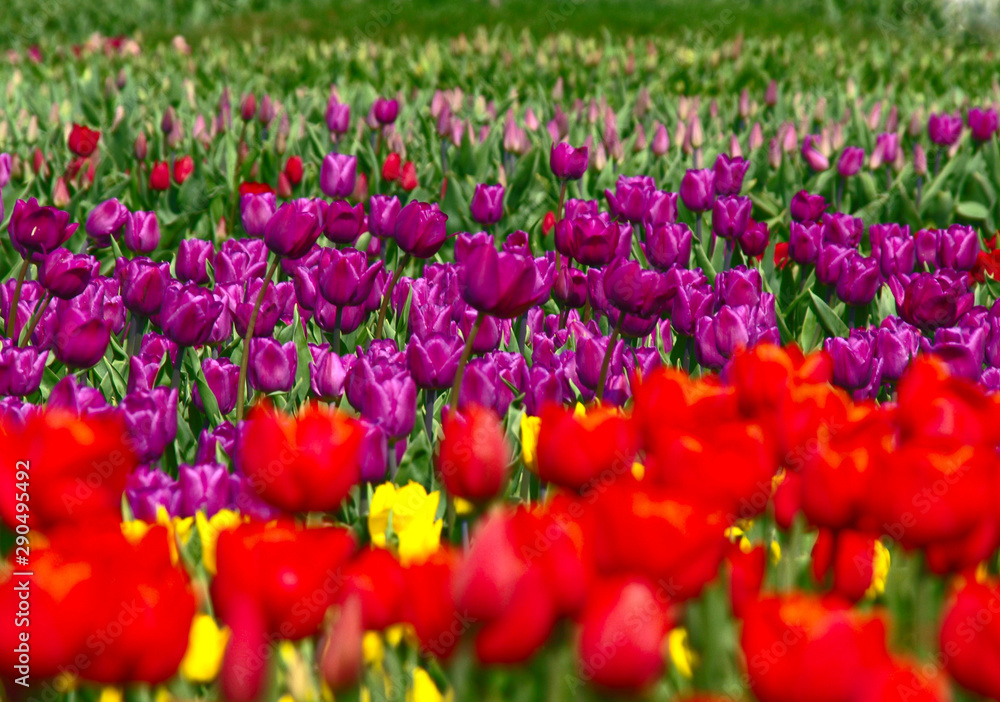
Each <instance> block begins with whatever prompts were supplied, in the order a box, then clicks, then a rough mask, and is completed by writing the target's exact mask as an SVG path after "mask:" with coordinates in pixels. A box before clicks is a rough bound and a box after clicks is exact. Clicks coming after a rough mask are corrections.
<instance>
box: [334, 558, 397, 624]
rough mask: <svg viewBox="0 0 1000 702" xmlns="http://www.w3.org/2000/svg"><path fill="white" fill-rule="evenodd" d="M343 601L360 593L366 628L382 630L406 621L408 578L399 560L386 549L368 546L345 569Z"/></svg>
mask: <svg viewBox="0 0 1000 702" xmlns="http://www.w3.org/2000/svg"><path fill="white" fill-rule="evenodd" d="M344 577H345V586H344V594H343V596H342V597H341V602H346V601H347V600H348V599H349V598H350V597H351V596H356V597H357V598H358V601H359V602H360V604H361V614H362V619H363V622H364V628H365V630H366V631H372V630H375V631H382V630H383V629H385V628H386V627H389V626H392V625H393V624H397V623H399V622H400V621H402V616H403V606H404V603H403V600H404V599H405V597H406V594H407V593H406V580H405V578H404V576H403V567H402V566H401V565H400V564H399V561H397V560H396V558H395V557H394V556H393V555H392V554H391V553H389V551H387V550H385V549H382V548H368V549H365V550H364V551H362V552H361V553H360V554H358V556H357V557H356V558H355V559H354V560H353V561H351V563H350V564H348V566H347V567H346V568H345V570H344Z"/></svg>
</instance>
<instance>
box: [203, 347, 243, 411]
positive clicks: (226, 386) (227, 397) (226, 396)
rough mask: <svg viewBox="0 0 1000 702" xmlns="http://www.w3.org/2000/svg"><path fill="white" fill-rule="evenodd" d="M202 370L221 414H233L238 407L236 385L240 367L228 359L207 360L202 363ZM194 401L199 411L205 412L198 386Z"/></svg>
mask: <svg viewBox="0 0 1000 702" xmlns="http://www.w3.org/2000/svg"><path fill="white" fill-rule="evenodd" d="M201 370H202V372H203V373H204V374H205V382H206V383H208V389H209V390H211V391H212V394H213V395H215V403H216V404H217V405H218V406H219V412H220V414H223V415H226V414H229V413H230V412H232V411H233V409H235V407H236V383H237V380H238V378H239V375H240V367H239V366H238V365H237V364H235V363H233V362H232V361H230V360H229V359H228V358H219V359H215V358H206V359H204V360H202V362H201ZM192 400H193V401H194V404H195V406H197V407H198V409H200V410H201V411H202V412H204V411H205V406H204V404H203V402H202V397H201V394H200V392H199V391H198V386H197V385H195V386H194V393H193V397H192Z"/></svg>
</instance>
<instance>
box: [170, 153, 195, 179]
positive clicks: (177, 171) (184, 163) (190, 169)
mask: <svg viewBox="0 0 1000 702" xmlns="http://www.w3.org/2000/svg"><path fill="white" fill-rule="evenodd" d="M192 173H194V159H193V158H191V157H190V156H181V157H180V158H178V159H177V160H176V161H174V182H175V183H177V184H178V185H183V184H184V181H186V180H187V179H188V178H190V177H191V174H192Z"/></svg>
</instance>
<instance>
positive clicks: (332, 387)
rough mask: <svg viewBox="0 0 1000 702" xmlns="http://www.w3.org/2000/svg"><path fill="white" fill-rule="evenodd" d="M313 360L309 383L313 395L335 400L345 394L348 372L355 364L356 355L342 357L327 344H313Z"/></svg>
mask: <svg viewBox="0 0 1000 702" xmlns="http://www.w3.org/2000/svg"><path fill="white" fill-rule="evenodd" d="M310 350H311V351H312V357H313V360H312V361H311V362H310V363H309V383H310V387H311V389H312V393H313V395H315V396H316V397H318V398H320V399H322V400H326V401H334V400H336V399H337V398H339V397H340V396H341V395H343V394H344V382H345V381H346V380H347V372H348V371H349V370H350V368H351V366H352V365H353V364H354V359H355V356H346V357H344V358H341V357H340V356H338V355H337V354H335V353H334V352H333V351H331V350H330V349H328V348H327V347H325V346H312V345H310Z"/></svg>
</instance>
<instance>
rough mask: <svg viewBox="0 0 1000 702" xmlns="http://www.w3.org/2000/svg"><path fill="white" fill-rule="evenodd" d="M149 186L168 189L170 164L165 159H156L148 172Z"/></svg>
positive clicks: (156, 188)
mask: <svg viewBox="0 0 1000 702" xmlns="http://www.w3.org/2000/svg"><path fill="white" fill-rule="evenodd" d="M149 187H150V188H151V189H153V190H169V189H170V165H169V164H168V163H167V162H166V161H157V162H156V163H154V164H153V169H152V170H151V171H150V172H149Z"/></svg>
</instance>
